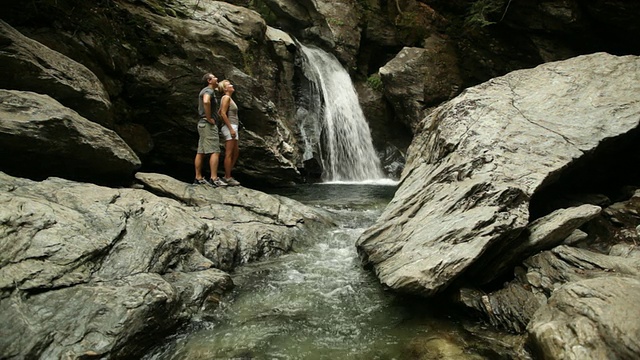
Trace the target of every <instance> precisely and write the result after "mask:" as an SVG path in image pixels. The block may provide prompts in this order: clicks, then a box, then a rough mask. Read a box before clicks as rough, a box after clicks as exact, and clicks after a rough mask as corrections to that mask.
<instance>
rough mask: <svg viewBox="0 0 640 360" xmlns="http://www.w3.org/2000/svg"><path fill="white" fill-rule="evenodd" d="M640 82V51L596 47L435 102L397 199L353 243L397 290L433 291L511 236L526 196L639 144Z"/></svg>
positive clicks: (517, 230) (522, 217) (522, 221)
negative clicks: (619, 52) (607, 51)
mask: <svg viewBox="0 0 640 360" xmlns="http://www.w3.org/2000/svg"><path fill="white" fill-rule="evenodd" d="M638 80H640V58H639V57H637V56H623V57H617V56H612V55H609V54H605V53H597V54H593V55H588V56H580V57H576V58H573V59H570V60H567V61H562V62H555V63H548V64H544V65H541V66H538V67H537V68H534V69H529V70H520V71H515V72H512V73H510V74H508V75H505V76H503V77H499V78H496V79H493V80H491V81H488V82H486V83H483V84H481V85H479V86H476V87H473V88H469V89H467V90H465V91H464V92H463V93H462V94H461V95H459V96H458V97H456V98H455V99H453V100H451V101H449V102H447V103H445V104H444V105H442V106H440V107H439V108H437V109H435V110H434V111H433V113H432V114H431V115H429V116H428V117H427V118H426V119H425V120H424V122H423V124H422V127H421V132H420V133H419V135H418V136H417V137H416V138H415V140H414V142H413V144H412V145H411V148H410V150H409V157H408V166H407V167H406V168H405V170H404V172H403V178H402V180H401V184H400V187H399V188H398V190H397V192H396V194H395V197H394V199H393V200H392V201H391V202H390V204H389V205H388V207H387V208H386V209H385V211H384V213H383V214H382V216H381V217H380V218H379V220H378V222H377V223H376V224H375V225H374V226H372V227H371V228H370V229H368V230H367V231H366V232H365V233H364V234H363V235H362V236H361V237H360V238H359V239H358V241H357V247H358V251H359V253H360V255H361V257H362V259H363V261H364V263H365V264H367V265H370V266H372V267H373V269H374V270H375V272H376V274H377V276H378V277H379V279H380V281H381V282H382V283H383V284H384V285H386V286H389V287H390V288H392V289H395V290H397V291H402V292H409V293H414V294H419V295H423V296H432V295H434V294H436V293H438V292H441V291H442V290H444V289H446V288H447V287H448V286H449V285H450V284H451V283H452V282H453V281H454V280H456V279H458V278H460V277H461V276H462V275H463V274H465V272H466V271H467V270H468V269H469V267H470V266H471V265H472V264H474V263H475V262H477V261H478V260H479V259H480V258H481V257H483V256H493V255H494V254H493V253H492V251H493V250H494V249H502V248H506V247H507V246H508V245H509V244H510V243H511V244H513V245H514V246H515V245H516V244H515V243H514V242H516V241H518V239H522V238H520V235H521V233H522V231H523V230H524V229H525V228H526V226H527V224H528V223H529V221H530V218H529V216H530V212H529V205H530V200H531V198H532V196H533V195H535V194H537V193H539V192H541V191H542V190H544V189H545V188H547V187H548V186H549V185H550V184H553V183H554V182H558V181H559V180H560V179H562V176H563V174H566V173H569V171H570V170H575V169H576V167H577V165H580V167H582V168H585V167H586V168H588V163H589V161H595V160H596V159H598V158H600V160H602V162H605V163H606V162H607V160H609V161H608V162H609V163H614V162H615V161H612V159H611V158H606V156H607V154H612V153H613V154H615V156H619V155H620V154H621V153H622V154H623V156H631V157H633V156H635V155H634V154H637V153H638V151H637V143H638V142H637V133H638V126H639V124H640V103H638V101H637V99H636V94H637V93H638V91H640V81H638ZM634 136H635V137H634ZM616 143H618V144H619V145H624V146H627V147H628V148H626V149H623V150H622V152H621V153H620V152H617V153H616V152H615V150H616V146H615V144H616ZM618 150H620V149H618ZM610 156H611V155H610ZM603 159H604V160H603ZM627 170H628V169H627ZM626 174H627V175H628V176H638V174H637V171H635V172H634V171H633V170H632V171H626ZM609 175H610V176H613V175H611V174H609ZM542 215H544V214H542ZM537 216H541V215H540V214H538V215H537ZM513 260H516V259H513ZM465 275H467V276H466V277H467V278H468V279H471V280H472V279H473V278H474V274H472V273H466V274H465ZM478 275H483V277H485V279H484V281H489V280H487V279H486V275H487V274H478ZM496 275H497V274H496Z"/></svg>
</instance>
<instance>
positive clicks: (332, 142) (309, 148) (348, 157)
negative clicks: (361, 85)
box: [296, 44, 384, 181]
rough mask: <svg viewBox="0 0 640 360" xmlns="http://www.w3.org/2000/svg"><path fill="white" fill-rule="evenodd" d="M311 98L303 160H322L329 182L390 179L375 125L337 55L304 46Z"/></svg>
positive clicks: (302, 112)
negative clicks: (376, 146) (375, 145)
mask: <svg viewBox="0 0 640 360" xmlns="http://www.w3.org/2000/svg"><path fill="white" fill-rule="evenodd" d="M298 45H299V48H300V51H301V53H302V59H301V60H302V64H301V65H302V66H301V67H302V71H303V72H304V76H305V77H306V78H307V79H308V80H309V81H310V84H309V89H308V90H309V93H308V94H306V95H305V96H304V97H305V99H303V101H302V102H303V103H304V104H303V105H302V106H300V107H299V108H298V112H297V114H296V117H297V119H298V124H299V125H300V133H301V135H302V136H303V140H304V144H305V149H304V150H305V151H304V155H303V158H304V160H309V159H311V158H312V157H319V162H320V163H321V165H322V168H323V175H322V178H323V180H324V181H365V180H376V179H382V178H383V177H384V175H383V173H382V170H381V166H380V160H379V159H378V157H377V155H376V153H375V150H374V148H373V143H372V140H371V133H370V131H369V125H368V124H367V121H366V119H365V117H364V114H363V113H362V108H361V107H360V103H359V101H358V95H357V93H356V90H355V88H354V87H353V83H352V82H351V78H350V77H349V73H348V72H347V71H346V70H345V69H344V68H343V67H342V64H340V62H339V61H338V60H337V59H336V58H335V57H334V56H333V55H331V54H329V53H326V52H324V51H322V50H320V49H318V48H314V47H310V46H305V45H302V44H298Z"/></svg>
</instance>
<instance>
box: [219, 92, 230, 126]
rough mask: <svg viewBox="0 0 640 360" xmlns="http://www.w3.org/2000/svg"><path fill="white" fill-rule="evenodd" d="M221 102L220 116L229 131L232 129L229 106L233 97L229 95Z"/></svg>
mask: <svg viewBox="0 0 640 360" xmlns="http://www.w3.org/2000/svg"><path fill="white" fill-rule="evenodd" d="M220 102H221V103H220V115H221V117H222V121H224V124H225V125H227V129H231V123H230V122H229V118H228V117H227V111H229V105H230V104H231V97H229V95H224V96H223V97H222V99H220Z"/></svg>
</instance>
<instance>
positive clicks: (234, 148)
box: [218, 80, 240, 186]
mask: <svg viewBox="0 0 640 360" xmlns="http://www.w3.org/2000/svg"><path fill="white" fill-rule="evenodd" d="M218 89H219V90H220V92H221V93H223V94H224V95H222V98H221V99H220V118H221V119H222V121H223V123H224V124H223V125H222V128H220V131H221V132H222V135H223V136H224V139H225V144H224V178H223V179H222V180H223V181H224V182H226V183H227V185H229V186H238V185H240V183H239V182H238V181H237V180H236V179H234V178H233V177H231V170H232V169H233V167H234V166H236V161H238V156H239V155H240V149H239V148H238V124H239V123H240V121H239V120H238V106H237V105H236V103H235V101H233V99H232V98H231V95H233V92H234V91H235V89H234V88H233V85H232V84H231V81H229V80H222V81H221V82H220V83H219V84H218Z"/></svg>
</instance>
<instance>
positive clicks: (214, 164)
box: [209, 153, 220, 179]
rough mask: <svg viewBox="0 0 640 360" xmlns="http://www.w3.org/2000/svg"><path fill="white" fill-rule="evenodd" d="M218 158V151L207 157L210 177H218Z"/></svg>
mask: <svg viewBox="0 0 640 360" xmlns="http://www.w3.org/2000/svg"><path fill="white" fill-rule="evenodd" d="M219 159H220V153H213V154H211V157H210V158H209V167H210V168H211V179H216V178H218V160H219Z"/></svg>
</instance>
